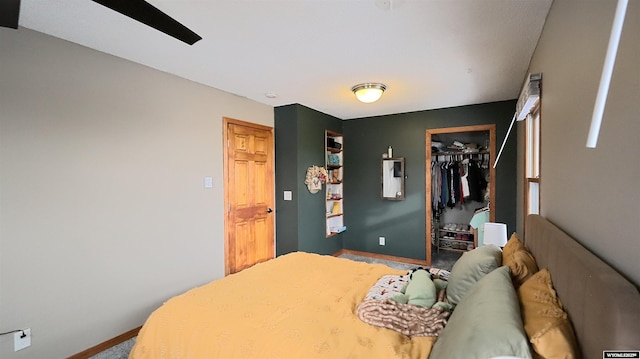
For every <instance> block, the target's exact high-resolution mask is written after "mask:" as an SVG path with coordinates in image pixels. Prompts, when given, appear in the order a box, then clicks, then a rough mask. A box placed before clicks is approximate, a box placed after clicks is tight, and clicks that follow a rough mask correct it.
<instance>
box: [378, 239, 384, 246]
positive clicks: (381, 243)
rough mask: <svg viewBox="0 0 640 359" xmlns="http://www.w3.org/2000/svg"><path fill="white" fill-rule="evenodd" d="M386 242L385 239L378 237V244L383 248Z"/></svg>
mask: <svg viewBox="0 0 640 359" xmlns="http://www.w3.org/2000/svg"><path fill="white" fill-rule="evenodd" d="M384 243H385V240H384V237H378V244H380V245H381V246H384Z"/></svg>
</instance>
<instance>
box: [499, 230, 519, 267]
mask: <svg viewBox="0 0 640 359" xmlns="http://www.w3.org/2000/svg"><path fill="white" fill-rule="evenodd" d="M522 248H524V244H522V242H520V238H518V234H517V233H516V232H513V234H512V235H511V238H509V240H508V241H507V244H505V245H504V248H502V262H503V263H504V259H505V258H506V257H508V256H510V255H512V254H513V253H514V252H515V251H517V250H518V249H522Z"/></svg>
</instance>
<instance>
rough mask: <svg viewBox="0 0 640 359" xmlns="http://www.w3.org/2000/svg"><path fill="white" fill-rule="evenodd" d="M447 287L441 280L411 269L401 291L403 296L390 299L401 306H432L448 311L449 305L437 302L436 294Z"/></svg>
mask: <svg viewBox="0 0 640 359" xmlns="http://www.w3.org/2000/svg"><path fill="white" fill-rule="evenodd" d="M446 287H447V282H445V281H443V280H441V279H434V280H432V279H431V273H429V271H428V270H426V269H424V268H422V267H420V268H416V269H413V270H412V271H411V273H410V275H409V283H407V285H406V287H405V288H404V290H403V291H402V292H403V294H398V295H395V296H393V297H392V298H391V299H392V300H394V301H396V302H398V303H403V304H410V305H415V306H418V307H423V308H432V307H434V306H440V307H443V309H445V310H449V309H450V304H449V303H444V302H438V301H437V298H438V292H439V291H440V290H441V289H444V288H446Z"/></svg>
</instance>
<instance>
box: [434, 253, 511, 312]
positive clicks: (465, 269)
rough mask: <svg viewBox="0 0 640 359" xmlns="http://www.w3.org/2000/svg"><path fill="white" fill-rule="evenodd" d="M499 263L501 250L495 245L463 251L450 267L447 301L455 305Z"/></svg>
mask: <svg viewBox="0 0 640 359" xmlns="http://www.w3.org/2000/svg"><path fill="white" fill-rule="evenodd" d="M501 263H502V251H501V250H500V248H498V247H497V246H493V245H488V246H482V247H478V248H476V249H474V250H471V251H469V252H465V253H464V254H463V255H462V257H460V259H458V260H457V261H456V263H455V264H454V265H453V268H451V274H450V275H449V280H448V282H449V284H448V286H447V299H448V300H449V303H451V304H453V305H457V304H458V303H459V302H460V300H461V299H462V297H463V296H464V295H465V293H466V292H467V290H469V288H471V287H472V286H473V285H474V284H476V282H477V281H478V280H480V278H482V277H484V276H485V275H487V274H488V273H489V272H491V271H492V270H494V269H496V268H498V267H499V266H500V265H501Z"/></svg>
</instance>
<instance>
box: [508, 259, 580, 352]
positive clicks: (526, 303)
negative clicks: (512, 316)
mask: <svg viewBox="0 0 640 359" xmlns="http://www.w3.org/2000/svg"><path fill="white" fill-rule="evenodd" d="M518 297H519V301H520V307H521V308H522V318H523V321H524V330H525V332H526V333H527V336H528V337H529V341H530V342H531V345H532V347H533V350H534V351H535V352H536V353H537V354H538V355H540V356H541V357H542V358H546V359H556V358H558V359H559V358H563V359H573V358H577V357H579V356H578V355H577V353H578V350H577V344H576V338H575V334H574V332H573V327H572V326H571V322H570V321H569V319H568V318H567V313H566V312H565V311H564V310H563V309H562V303H560V300H559V299H558V297H557V295H556V291H555V290H554V289H553V283H552V281H551V274H550V273H549V271H548V270H547V269H546V268H545V269H542V270H540V271H539V272H538V273H536V274H534V275H533V276H532V277H531V278H529V279H528V280H527V281H526V282H524V283H523V284H522V286H520V288H519V289H518Z"/></svg>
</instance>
